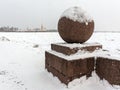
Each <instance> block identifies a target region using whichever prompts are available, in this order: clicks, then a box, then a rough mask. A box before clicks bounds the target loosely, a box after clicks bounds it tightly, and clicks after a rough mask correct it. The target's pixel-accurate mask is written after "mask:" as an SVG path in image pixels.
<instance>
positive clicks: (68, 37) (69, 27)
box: [58, 17, 94, 43]
mask: <svg viewBox="0 0 120 90" xmlns="http://www.w3.org/2000/svg"><path fill="white" fill-rule="evenodd" d="M93 31H94V21H91V22H88V23H87V24H86V23H80V22H78V21H73V20H71V19H69V18H66V17H62V18H60V19H59V22H58V32H59V34H60V36H61V37H62V39H63V40H64V41H66V42H68V43H83V42H85V41H87V40H88V39H89V38H90V37H91V35H92V34H93Z"/></svg>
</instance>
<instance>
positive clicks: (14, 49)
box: [0, 32, 120, 90]
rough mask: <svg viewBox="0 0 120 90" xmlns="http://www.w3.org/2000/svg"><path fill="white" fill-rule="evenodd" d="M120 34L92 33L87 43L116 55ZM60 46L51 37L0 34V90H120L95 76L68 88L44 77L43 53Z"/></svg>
mask: <svg viewBox="0 0 120 90" xmlns="http://www.w3.org/2000/svg"><path fill="white" fill-rule="evenodd" d="M119 39H120V33H94V34H93V36H92V37H91V38H90V40H89V41H87V42H98V43H101V44H102V45H103V48H104V49H109V50H110V51H111V52H114V53H118V54H119V53H120V40H119ZM59 42H64V41H63V40H62V39H61V38H60V36H59V34H58V33H57V32H55V33H46V32H45V33H0V90H120V87H116V86H111V85H109V84H108V83H107V82H106V81H105V80H104V81H99V78H98V77H97V75H96V74H95V73H94V72H93V76H94V77H91V78H89V79H87V80H86V78H85V76H84V77H82V78H80V79H76V80H74V81H73V82H71V83H70V84H69V85H68V87H67V86H66V85H64V84H62V83H61V82H60V81H59V80H58V79H57V78H56V77H53V76H52V74H50V73H48V72H47V71H46V70H45V68H44V66H45V63H44V62H45V57H44V52H45V50H50V44H51V43H59Z"/></svg>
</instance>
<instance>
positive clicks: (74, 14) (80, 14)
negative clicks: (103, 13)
mask: <svg viewBox="0 0 120 90" xmlns="http://www.w3.org/2000/svg"><path fill="white" fill-rule="evenodd" d="M62 17H66V18H68V19H70V20H73V21H78V22H80V23H87V22H91V21H92V20H93V18H92V17H91V16H90V15H89V14H88V13H87V12H86V11H85V10H83V9H82V8H81V7H71V8H69V9H67V10H65V11H64V12H63V14H62V16H61V18H62Z"/></svg>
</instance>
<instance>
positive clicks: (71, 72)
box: [45, 43, 102, 85]
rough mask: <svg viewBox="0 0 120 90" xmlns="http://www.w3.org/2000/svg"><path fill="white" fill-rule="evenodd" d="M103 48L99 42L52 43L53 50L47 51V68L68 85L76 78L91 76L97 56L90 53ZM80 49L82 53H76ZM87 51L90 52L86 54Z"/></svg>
mask: <svg viewBox="0 0 120 90" xmlns="http://www.w3.org/2000/svg"><path fill="white" fill-rule="evenodd" d="M101 48H102V45H100V44H98V43H92V44H87V43H85V44H52V45H51V49H52V50H51V51H46V52H45V68H46V69H47V70H48V71H49V72H51V73H52V74H53V75H54V76H56V77H58V78H59V80H60V81H61V82H62V83H65V84H66V85H67V84H68V83H69V82H70V81H72V80H73V79H75V78H80V77H81V76H84V75H87V77H90V76H91V73H92V71H94V66H95V65H94V64H95V58H94V56H92V55H89V54H90V53H91V52H93V51H94V50H96V49H101ZM78 51H79V52H80V54H77V55H76V53H77V52H78ZM83 51H84V52H83ZM85 52H87V53H88V52H89V53H88V54H87V55H85V54H86V53H85Z"/></svg>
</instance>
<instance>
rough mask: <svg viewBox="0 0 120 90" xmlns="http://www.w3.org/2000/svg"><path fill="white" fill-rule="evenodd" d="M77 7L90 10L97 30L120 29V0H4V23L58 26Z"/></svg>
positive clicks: (0, 15) (0, 10)
mask: <svg viewBox="0 0 120 90" xmlns="http://www.w3.org/2000/svg"><path fill="white" fill-rule="evenodd" d="M73 6H80V7H82V8H83V9H85V10H87V11H88V12H89V13H90V14H91V16H93V18H94V20H95V25H96V26H95V28H96V30H99V29H100V30H120V0H0V26H16V27H19V28H27V27H29V28H35V27H40V25H41V24H43V25H44V26H45V27H46V28H47V29H56V28H57V22H58V19H59V17H60V15H61V14H62V12H63V11H64V10H65V9H67V8H69V7H73Z"/></svg>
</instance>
